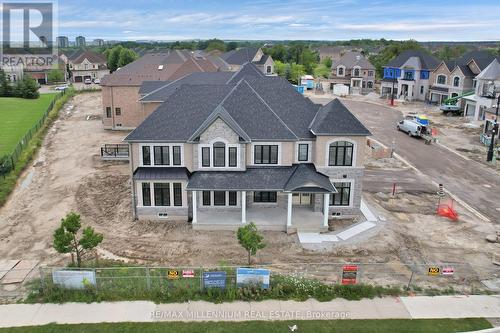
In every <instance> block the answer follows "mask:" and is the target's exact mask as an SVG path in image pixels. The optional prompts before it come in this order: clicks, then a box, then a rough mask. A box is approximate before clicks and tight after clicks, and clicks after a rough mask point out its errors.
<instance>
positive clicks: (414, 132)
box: [396, 119, 427, 136]
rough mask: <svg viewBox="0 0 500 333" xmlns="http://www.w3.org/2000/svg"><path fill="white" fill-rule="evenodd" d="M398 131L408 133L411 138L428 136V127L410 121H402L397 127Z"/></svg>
mask: <svg viewBox="0 0 500 333" xmlns="http://www.w3.org/2000/svg"><path fill="white" fill-rule="evenodd" d="M396 128H397V129H398V131H403V132H406V133H408V135H409V136H422V134H427V127H426V126H424V125H422V124H420V123H418V122H416V121H414V120H409V119H403V120H401V121H400V122H399V123H398V125H397V126H396Z"/></svg>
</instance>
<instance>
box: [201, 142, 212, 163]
mask: <svg viewBox="0 0 500 333" xmlns="http://www.w3.org/2000/svg"><path fill="white" fill-rule="evenodd" d="M201 166H203V167H209V166H210V148H209V147H203V148H201Z"/></svg>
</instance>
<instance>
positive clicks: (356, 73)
mask: <svg viewBox="0 0 500 333" xmlns="http://www.w3.org/2000/svg"><path fill="white" fill-rule="evenodd" d="M354 76H359V68H355V69H354Z"/></svg>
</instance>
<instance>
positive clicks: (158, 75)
mask: <svg viewBox="0 0 500 333" xmlns="http://www.w3.org/2000/svg"><path fill="white" fill-rule="evenodd" d="M219 70H221V68H220V67H219V66H218V65H217V64H216V63H215V61H213V60H210V58H208V57H205V56H203V55H202V54H200V53H195V52H192V51H186V50H172V51H168V52H162V53H147V54H145V55H143V56H142V57H140V58H139V59H137V60H135V61H134V62H131V63H130V64H128V65H126V66H124V67H122V68H120V69H118V70H117V71H115V72H113V73H112V74H109V75H106V76H105V77H104V78H103V79H102V80H101V87H102V105H103V119H102V123H103V125H104V128H106V129H133V128H135V127H137V126H138V125H139V124H140V123H141V122H142V121H143V120H144V118H146V114H144V113H143V110H142V107H141V104H140V102H139V99H140V97H141V94H142V95H144V92H143V91H142V92H141V91H140V88H141V85H142V83H143V82H145V81H174V80H177V79H180V78H182V77H184V76H186V75H189V74H191V73H195V72H217V71H219Z"/></svg>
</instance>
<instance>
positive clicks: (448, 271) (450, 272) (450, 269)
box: [441, 267, 455, 275]
mask: <svg viewBox="0 0 500 333" xmlns="http://www.w3.org/2000/svg"><path fill="white" fill-rule="evenodd" d="M453 273H455V270H454V269H453V267H443V270H442V271H441V274H443V275H453Z"/></svg>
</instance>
